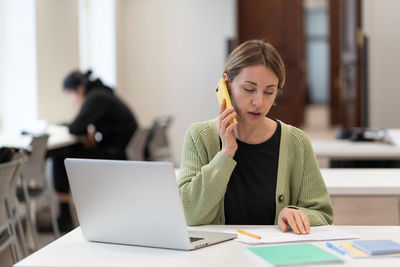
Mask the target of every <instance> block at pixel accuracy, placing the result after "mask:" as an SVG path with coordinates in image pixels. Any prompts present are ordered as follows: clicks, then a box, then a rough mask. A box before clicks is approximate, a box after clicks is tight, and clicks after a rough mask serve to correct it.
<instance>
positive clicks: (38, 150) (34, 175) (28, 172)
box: [22, 134, 49, 187]
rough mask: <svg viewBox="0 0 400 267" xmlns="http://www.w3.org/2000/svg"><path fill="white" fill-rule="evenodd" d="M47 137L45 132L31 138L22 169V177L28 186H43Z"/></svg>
mask: <svg viewBox="0 0 400 267" xmlns="http://www.w3.org/2000/svg"><path fill="white" fill-rule="evenodd" d="M48 139H49V135H47V134H45V135H40V136H34V137H33V138H32V142H31V145H30V146H31V152H30V154H29V155H28V159H27V161H26V163H25V164H24V168H23V170H22V178H23V179H24V182H26V183H27V184H28V186H30V187H42V186H43V183H44V173H45V165H46V151H47V140H48Z"/></svg>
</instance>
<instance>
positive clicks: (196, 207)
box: [178, 40, 333, 234]
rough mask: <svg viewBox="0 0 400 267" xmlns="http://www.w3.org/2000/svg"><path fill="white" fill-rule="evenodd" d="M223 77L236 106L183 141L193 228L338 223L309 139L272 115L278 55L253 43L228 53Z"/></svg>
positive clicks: (303, 229)
mask: <svg viewBox="0 0 400 267" xmlns="http://www.w3.org/2000/svg"><path fill="white" fill-rule="evenodd" d="M223 78H224V79H225V82H226V84H227V88H228V91H229V94H230V98H231V101H232V105H233V107H231V108H228V109H226V108H225V103H226V101H225V100H224V101H222V103H221V105H220V109H219V114H218V117H217V118H216V119H213V120H210V121H206V122H199V123H194V124H192V125H191V126H190V127H189V129H188V130H187V132H186V136H185V140H184V146H183V153H182V160H181V166H180V171H179V178H178V186H179V188H180V194H181V199H182V202H183V206H184V211H185V216H186V220H187V223H188V224H189V225H202V224H236V225H241V224H246V225H254V224H257V225H273V224H277V225H279V226H280V228H281V229H282V231H283V232H287V231H293V232H295V233H296V234H308V233H310V226H317V225H327V224H332V221H333V211H332V206H331V203H330V199H329V194H328V191H327V189H326V186H325V183H324V181H323V179H322V176H321V172H320V169H319V167H318V163H317V161H316V158H315V156H314V152H313V149H312V147H311V144H310V141H309V139H308V138H307V136H306V135H305V134H304V132H302V131H301V130H300V129H298V128H295V127H293V126H290V125H288V124H285V123H284V122H282V121H279V120H277V119H274V118H271V117H270V116H269V111H270V109H271V107H272V106H273V105H274V103H275V100H276V96H277V95H278V94H279V93H280V91H281V90H282V88H283V86H284V83H285V68H284V63H283V61H282V59H281V57H280V56H279V54H278V52H277V51H276V50H275V49H274V48H273V47H272V46H271V45H270V44H268V43H266V42H264V41H261V40H250V41H247V42H245V43H243V44H241V45H240V46H238V47H237V48H236V49H235V50H233V51H232V53H231V54H230V56H229V58H228V60H227V62H226V65H225V70H224V73H223ZM287 108H290V107H287ZM233 118H236V120H237V121H236V122H233V123H231V122H232V120H233Z"/></svg>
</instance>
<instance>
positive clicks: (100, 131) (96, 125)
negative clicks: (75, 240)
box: [53, 71, 138, 232]
mask: <svg viewBox="0 0 400 267" xmlns="http://www.w3.org/2000/svg"><path fill="white" fill-rule="evenodd" d="M91 73H92V72H91V71H88V72H86V73H81V72H80V71H72V72H71V73H70V74H68V75H67V77H66V78H65V79H64V83H63V90H64V91H65V93H66V94H67V95H68V97H69V99H70V101H71V102H72V103H73V104H76V105H77V106H78V107H79V108H80V110H79V113H78V115H77V116H76V117H75V119H74V120H73V121H72V122H71V123H70V124H69V125H68V128H69V132H70V133H71V134H74V135H77V136H80V137H82V138H81V140H82V143H80V144H78V145H76V146H72V147H69V148H68V149H67V150H64V151H60V152H58V153H57V154H56V155H54V157H53V178H54V186H55V189H56V191H57V193H58V198H59V201H60V203H61V208H60V211H61V212H60V216H59V220H58V221H59V225H60V230H61V231H63V232H66V231H68V230H70V229H71V227H72V218H71V216H70V213H69V206H68V203H69V183H68V178H67V174H66V171H65V167H64V159H65V158H67V157H70V158H95V159H117V160H123V159H126V154H125V149H126V146H127V144H128V142H129V140H130V138H131V137H132V135H133V133H134V132H135V130H136V128H137V127H138V125H137V122H136V119H135V117H134V116H133V114H132V112H131V111H130V109H129V108H128V107H127V106H126V105H125V104H124V103H123V102H122V101H121V100H120V99H119V98H118V97H117V96H116V95H115V94H114V92H113V90H112V89H111V88H109V87H108V86H106V85H104V84H103V83H102V81H101V80H100V79H91Z"/></svg>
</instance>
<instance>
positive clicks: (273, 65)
mask: <svg viewBox="0 0 400 267" xmlns="http://www.w3.org/2000/svg"><path fill="white" fill-rule="evenodd" d="M259 64H261V65H264V66H265V67H267V68H268V69H270V70H271V71H272V72H273V73H274V74H275V75H276V77H278V89H281V88H282V87H283V86H284V84H285V76H286V73H285V66H284V64H283V61H282V58H281V57H280V55H279V53H278V52H277V51H276V50H275V48H274V47H273V46H272V45H271V44H269V43H267V42H264V41H262V40H249V41H246V42H244V43H242V44H241V45H239V46H238V47H236V48H235V49H234V50H233V51H232V52H231V53H230V55H229V57H228V60H227V62H226V64H225V69H224V73H226V75H227V76H228V80H229V81H230V82H232V81H233V79H235V77H236V75H238V74H239V73H240V72H241V70H242V69H244V68H246V67H250V66H254V65H259Z"/></svg>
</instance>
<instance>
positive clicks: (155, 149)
mask: <svg viewBox="0 0 400 267" xmlns="http://www.w3.org/2000/svg"><path fill="white" fill-rule="evenodd" d="M171 123H172V118H171V117H169V116H165V117H160V118H158V119H155V120H154V122H153V125H152V127H151V129H150V132H149V134H148V136H147V140H146V146H145V153H144V156H145V160H149V161H170V162H172V161H173V160H172V154H171V149H170V146H169V140H168V135H167V130H168V127H169V126H170V125H171Z"/></svg>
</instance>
